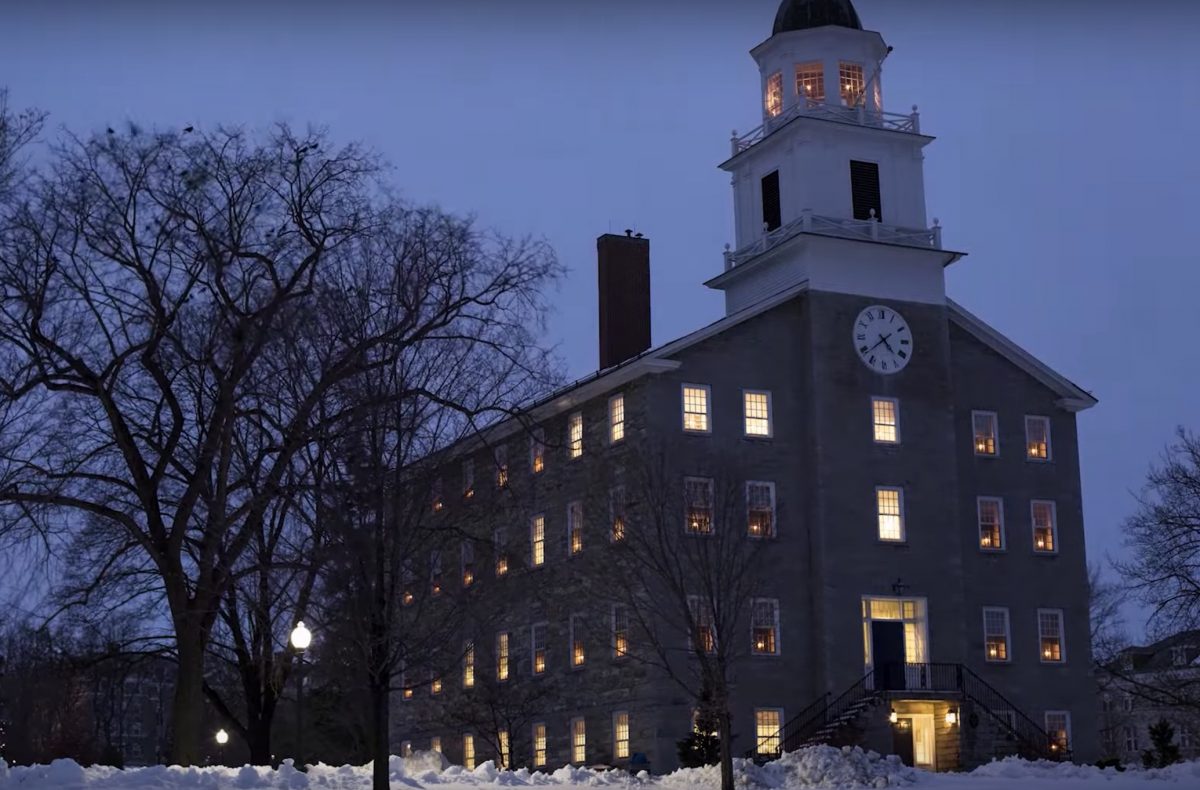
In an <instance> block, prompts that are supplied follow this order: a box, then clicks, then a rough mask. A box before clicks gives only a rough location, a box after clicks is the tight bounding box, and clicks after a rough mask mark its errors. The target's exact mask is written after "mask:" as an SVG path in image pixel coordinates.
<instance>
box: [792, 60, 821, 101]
mask: <svg viewBox="0 0 1200 790" xmlns="http://www.w3.org/2000/svg"><path fill="white" fill-rule="evenodd" d="M804 77H808V79H809V80H811V82H812V83H814V87H815V88H816V90H815V91H806V90H803V86H805V85H807V84H808V83H807V82H806V81H805V80H804ZM796 96H797V97H798V98H799V100H800V101H801V102H803V103H804V105H805V106H807V107H813V106H819V105H822V104H824V103H825V64H824V62H822V61H819V60H815V61H808V62H806V63H797V64H796Z"/></svg>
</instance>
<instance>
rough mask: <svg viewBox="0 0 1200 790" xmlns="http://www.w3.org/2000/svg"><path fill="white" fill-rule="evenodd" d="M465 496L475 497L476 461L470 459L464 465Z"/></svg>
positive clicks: (468, 497)
mask: <svg viewBox="0 0 1200 790" xmlns="http://www.w3.org/2000/svg"><path fill="white" fill-rule="evenodd" d="M462 481H463V496H464V497H466V498H467V499H470V498H471V497H473V496H475V461H474V460H472V459H470V458H468V459H467V460H465V461H463V463H462Z"/></svg>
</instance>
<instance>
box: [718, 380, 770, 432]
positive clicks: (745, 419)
mask: <svg viewBox="0 0 1200 790" xmlns="http://www.w3.org/2000/svg"><path fill="white" fill-rule="evenodd" d="M750 395H764V396H766V399H767V416H766V421H767V432H766V433H751V432H750V420H751V419H755V420H761V419H763V418H762V417H753V418H751V417H750V413H749V410H748V409H747V408H746V407H747V406H748V405H749V404H748V403H747V402H746V398H747V397H748V396H750ZM710 411H711V409H710ZM742 435H743V436H745V437H746V438H748V439H773V438H775V409H774V404H773V403H772V402H771V391H770V390H749V389H744V390H742Z"/></svg>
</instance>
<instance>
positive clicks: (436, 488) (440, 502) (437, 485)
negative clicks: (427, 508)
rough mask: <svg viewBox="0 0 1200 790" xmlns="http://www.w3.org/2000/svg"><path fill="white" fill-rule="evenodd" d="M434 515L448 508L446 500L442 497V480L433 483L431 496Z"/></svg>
mask: <svg viewBox="0 0 1200 790" xmlns="http://www.w3.org/2000/svg"><path fill="white" fill-rule="evenodd" d="M430 501H431V505H432V507H433V512H434V513H440V512H441V511H442V508H444V507H446V498H445V497H444V496H443V495H442V478H440V477H439V478H438V479H436V480H434V481H433V492H432V494H431V496H430Z"/></svg>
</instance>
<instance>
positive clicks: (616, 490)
mask: <svg viewBox="0 0 1200 790" xmlns="http://www.w3.org/2000/svg"><path fill="white" fill-rule="evenodd" d="M608 509H609V517H610V520H611V522H612V530H611V532H610V535H609V537H610V538H611V539H612V542H613V543H617V542H619V541H622V540H624V539H625V526H626V517H625V486H614V487H613V489H612V490H611V491H609V493H608Z"/></svg>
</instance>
